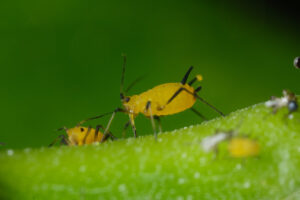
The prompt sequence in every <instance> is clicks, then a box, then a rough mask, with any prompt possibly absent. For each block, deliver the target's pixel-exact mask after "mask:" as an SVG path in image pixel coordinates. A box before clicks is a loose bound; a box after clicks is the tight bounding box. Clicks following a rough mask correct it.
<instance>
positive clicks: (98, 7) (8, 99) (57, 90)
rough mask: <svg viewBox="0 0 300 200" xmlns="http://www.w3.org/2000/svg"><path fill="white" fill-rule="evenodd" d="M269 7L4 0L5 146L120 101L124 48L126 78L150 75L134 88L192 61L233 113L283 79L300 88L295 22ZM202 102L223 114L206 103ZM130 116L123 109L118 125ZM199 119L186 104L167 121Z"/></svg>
mask: <svg viewBox="0 0 300 200" xmlns="http://www.w3.org/2000/svg"><path fill="white" fill-rule="evenodd" d="M256 3H257V2H256ZM251 6H252V7H251ZM265 8H268V7H266V6H263V7H261V5H260V4H255V3H253V5H252V4H251V3H249V4H246V3H243V4H242V3H239V2H238V1H227V2H222V3H220V2H219V1H191V0H188V1H136V0H134V1H120V0H112V1H79V0H73V1H70V0H53V1H34V0H28V1H1V2H0V66H1V79H0V83H1V84H0V87H1V102H0V108H1V116H0V118H1V119H0V121H1V127H2V131H1V134H0V141H1V142H5V143H6V146H5V147H0V148H25V147H39V146H46V145H48V144H49V143H50V142H51V141H52V140H53V139H54V138H55V137H56V136H57V135H58V134H60V133H59V132H56V131H55V129H57V128H59V127H61V126H64V125H66V126H67V127H72V126H75V125H76V123H77V122H79V121H80V120H82V119H85V118H88V117H92V116H94V115H98V114H101V113H104V112H108V111H111V110H113V109H114V108H116V107H117V106H121V103H120V99H119V87H120V78H121V66H122V58H121V53H126V54H127V58H128V62H127V71H126V76H125V85H127V86H128V85H129V84H130V83H131V82H132V81H133V80H134V79H136V78H137V77H139V76H143V75H146V77H145V78H144V79H143V80H142V81H141V82H139V83H138V84H137V85H136V86H135V87H134V88H133V89H132V90H131V91H130V92H129V95H132V94H136V93H139V92H142V91H145V90H147V89H150V88H152V87H153V86H155V85H158V84H161V83H166V82H177V81H180V80H181V79H182V76H183V75H184V73H185V72H186V70H187V69H188V67H189V66H191V65H193V66H194V67H195V69H194V71H193V73H192V74H193V75H195V74H198V73H201V74H202V75H203V76H204V80H203V83H202V85H203V90H202V91H201V92H200V95H201V96H202V97H203V98H205V99H206V100H207V101H209V102H210V103H211V104H213V105H215V106H216V107H217V108H219V109H220V110H222V111H223V112H225V113H227V114H228V113H230V112H232V111H234V110H236V109H239V108H243V107H245V106H249V105H251V104H255V103H258V102H261V101H265V100H267V99H269V98H270V96H271V95H277V96H279V95H281V92H282V89H285V88H288V89H290V90H292V91H294V92H295V93H298V94H299V93H300V91H299V89H300V87H299V77H300V72H299V71H297V70H296V69H295V68H294V67H293V66H292V62H293V59H294V57H296V56H299V55H300V45H299V33H300V32H299V29H298V24H297V22H295V21H292V20H290V18H288V17H286V18H285V17H284V16H283V14H282V15H281V14H280V12H276V10H274V12H273V11H272V9H271V11H269V10H268V12H266V10H265ZM266 13H267V14H266ZM195 108H197V109H199V110H200V111H201V113H203V114H204V115H205V116H207V117H208V118H213V117H216V116H217V114H216V113H215V112H214V111H213V110H211V109H209V108H208V107H207V106H205V105H203V104H201V103H197V104H196V106H195ZM127 119H128V117H127V116H126V115H124V114H119V115H117V117H116V120H115V121H114V122H113V125H112V131H113V132H114V133H115V135H117V136H120V134H121V129H122V127H123V125H124V123H126V121H127ZM107 121H108V117H106V118H103V119H100V120H97V121H93V122H91V124H92V125H96V124H103V125H106V123H107ZM201 121H202V120H201V119H200V118H199V117H198V116H196V115H195V114H194V113H192V112H191V111H185V112H183V113H180V114H177V115H173V116H167V117H164V118H163V119H162V124H163V129H164V130H173V129H176V128H181V127H183V126H188V125H192V124H197V123H200V122H201ZM136 126H137V130H138V134H140V135H143V134H151V133H152V128H151V124H150V122H149V120H148V119H147V118H145V117H144V116H139V117H138V118H137V120H136ZM127 136H132V132H131V130H130V129H128V131H127Z"/></svg>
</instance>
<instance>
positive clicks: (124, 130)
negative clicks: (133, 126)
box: [122, 121, 130, 138]
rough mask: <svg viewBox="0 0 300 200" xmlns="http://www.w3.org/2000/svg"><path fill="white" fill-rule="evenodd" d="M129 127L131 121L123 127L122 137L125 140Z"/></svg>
mask: <svg viewBox="0 0 300 200" xmlns="http://www.w3.org/2000/svg"><path fill="white" fill-rule="evenodd" d="M129 125H130V121H128V122H126V124H125V125H124V127H123V130H122V137H123V138H125V136H126V130H127V128H128V126H129Z"/></svg>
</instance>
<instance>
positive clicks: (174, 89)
mask: <svg viewBox="0 0 300 200" xmlns="http://www.w3.org/2000/svg"><path fill="white" fill-rule="evenodd" d="M125 63H126V57H125V56H124V64H123V72H122V79H121V90H120V97H121V102H122V105H123V108H117V109H116V110H115V112H114V113H113V115H112V117H111V119H110V121H109V122H108V125H107V127H106V130H108V129H109V127H110V124H111V122H112V120H113V118H114V116H115V113H116V112H123V113H126V114H128V115H129V122H128V123H127V124H126V125H125V127H127V126H128V125H129V124H131V126H132V129H133V133H134V136H135V137H136V136H137V134H136V128H135V123H134V119H135V117H136V116H137V115H138V114H140V113H141V114H143V115H145V116H146V117H149V118H150V119H151V122H152V127H153V130H154V134H155V137H156V130H155V123H154V119H156V120H158V122H159V123H160V118H159V117H161V116H166V115H173V114H176V113H179V112H182V111H184V110H187V109H189V108H191V110H192V111H194V112H195V113H196V114H198V115H199V116H201V117H203V115H201V114H200V113H199V112H198V111H197V110H195V109H193V108H192V106H193V105H194V104H195V102H196V100H197V99H198V100H200V101H202V102H203V103H205V104H206V105H208V106H210V107H211V108H212V109H214V110H215V111H216V112H218V113H219V114H220V115H222V116H224V114H223V113H222V112H220V111H219V110H218V109H216V108H215V107H214V106H212V105H210V104H209V103H208V102H206V101H205V100H204V99H203V98H201V97H200V96H198V94H197V92H199V91H200V90H201V86H199V87H197V88H193V87H192V84H193V83H194V82H195V81H201V80H202V79H203V78H202V76H201V75H197V76H196V77H195V78H194V79H192V80H191V81H190V82H187V80H188V77H189V74H190V72H191V71H192V69H193V67H190V68H189V69H188V71H187V72H186V74H185V75H184V77H183V79H182V81H181V82H177V83H165V84H161V85H158V86H156V87H154V88H152V89H149V90H147V91H145V92H143V93H141V94H137V95H132V96H126V95H125V94H124V91H123V82H124V74H125ZM203 118H204V117H203ZM104 134H106V131H105V132H104Z"/></svg>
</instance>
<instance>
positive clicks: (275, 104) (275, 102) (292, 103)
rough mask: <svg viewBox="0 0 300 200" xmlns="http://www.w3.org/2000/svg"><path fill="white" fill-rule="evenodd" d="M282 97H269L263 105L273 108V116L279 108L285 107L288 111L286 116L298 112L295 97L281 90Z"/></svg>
mask: <svg viewBox="0 0 300 200" xmlns="http://www.w3.org/2000/svg"><path fill="white" fill-rule="evenodd" d="M282 93H283V97H280V98H279V97H271V100H269V101H267V102H266V103H265V105H266V106H267V107H270V108H273V113H274V114H275V113H276V112H277V111H278V110H279V109H280V108H283V107H286V108H287V109H288V110H289V113H288V115H290V114H291V113H293V112H295V111H297V110H298V99H297V97H296V95H295V94H294V93H292V92H290V91H288V90H283V92H282Z"/></svg>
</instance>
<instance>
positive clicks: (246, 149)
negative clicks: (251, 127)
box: [228, 137, 260, 158]
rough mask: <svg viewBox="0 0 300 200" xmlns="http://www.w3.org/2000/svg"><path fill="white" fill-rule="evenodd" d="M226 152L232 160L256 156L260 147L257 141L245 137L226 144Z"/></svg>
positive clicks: (236, 138)
mask: <svg viewBox="0 0 300 200" xmlns="http://www.w3.org/2000/svg"><path fill="white" fill-rule="evenodd" d="M228 151H229V153H230V155H231V156H232V157H234V158H245V157H250V156H257V155H258V154H259V152H260V146H259V144H258V142H257V141H255V140H252V139H250V138H247V137H235V138H232V139H231V140H230V141H229V143H228Z"/></svg>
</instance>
